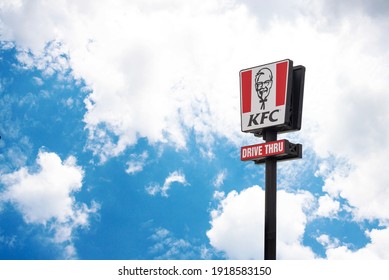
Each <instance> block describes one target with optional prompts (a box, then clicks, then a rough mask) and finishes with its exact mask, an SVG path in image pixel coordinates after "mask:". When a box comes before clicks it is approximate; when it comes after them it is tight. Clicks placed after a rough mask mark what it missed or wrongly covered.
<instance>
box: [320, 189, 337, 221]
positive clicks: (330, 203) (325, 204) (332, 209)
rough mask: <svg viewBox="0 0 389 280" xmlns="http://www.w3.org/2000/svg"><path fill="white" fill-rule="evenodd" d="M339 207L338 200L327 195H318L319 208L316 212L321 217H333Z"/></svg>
mask: <svg viewBox="0 0 389 280" xmlns="http://www.w3.org/2000/svg"><path fill="white" fill-rule="evenodd" d="M339 209H340V203H339V201H335V200H334V199H333V198H331V197H330V196H329V195H327V194H326V195H324V196H321V197H319V208H318V209H317V212H316V214H317V215H318V216H322V217H334V216H335V215H336V214H337V213H338V211H339Z"/></svg>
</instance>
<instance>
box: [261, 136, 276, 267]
mask: <svg viewBox="0 0 389 280" xmlns="http://www.w3.org/2000/svg"><path fill="white" fill-rule="evenodd" d="M263 140H265V141H266V142H272V141H276V140H277V132H276V131H274V130H271V129H266V130H264V133H263ZM265 168H266V171H265V172H266V174H265V247H264V248H265V249H264V252H265V254H264V255H265V260H275V259H276V244H277V234H276V230H277V159H276V158H274V157H267V158H266V160H265Z"/></svg>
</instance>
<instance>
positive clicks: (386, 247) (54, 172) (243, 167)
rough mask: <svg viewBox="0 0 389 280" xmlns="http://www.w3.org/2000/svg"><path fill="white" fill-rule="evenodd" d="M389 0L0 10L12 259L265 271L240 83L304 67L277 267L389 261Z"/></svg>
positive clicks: (260, 200)
mask: <svg viewBox="0 0 389 280" xmlns="http://www.w3.org/2000/svg"><path fill="white" fill-rule="evenodd" d="M388 15H389V2H387V1H383V0H371V1H363V0H356V1H351V0H350V1H335V0H327V1H325V0H318V1H313V0H291V1H281V0H275V1H260V0H259V1H250V0H241V1H239V0H209V1H202V2H201V4H199V2H198V1H191V0H188V1H179V0H166V1H157V0H147V1H143V0H142V1H141V0H132V1H124V0H118V1H108V0H107V1H104V0H102V1H91V0H85V1H76V0H58V1H45V0H31V1H27V0H1V1H0V136H1V139H0V259H23V260H30V259H38V260H43V259H89V260H98V259H103V260H105V259H119V260H120V259H128V260H135V259H140V260H155V259H195V260H207V259H263V239H264V193H265V192H264V166H263V165H255V164H254V163H252V162H242V161H240V148H241V147H242V146H245V145H253V144H257V143H262V142H263V140H262V139H261V138H257V137H254V136H253V135H252V134H250V133H243V132H241V124H240V87H239V71H240V70H242V69H246V68H250V67H254V66H258V65H262V64H266V63H270V62H274V61H279V60H283V59H291V60H292V61H293V64H294V65H295V66H296V65H303V66H305V67H306V76H305V91H304V106H303V120H302V129H301V131H298V132H292V133H286V134H280V135H279V136H278V138H279V139H288V140H290V141H291V142H293V143H301V144H302V146H303V158H302V159H299V160H293V161H286V162H280V163H278V171H277V172H278V179H277V189H278V192H277V259H286V260H292V259H297V260H302V259H304V260H306V259H330V260H333V259H348V260H351V259H361V260H364V259H373V260H374V259H389V188H388V187H389V185H388V182H389V172H388V171H389V170H388V168H387V164H386V161H387V159H388V158H389V145H387V143H388V141H389V133H388V129H387V127H388V125H389V110H387V108H386V106H387V105H388V104H389V92H388V86H387V85H388V81H389V39H388V36H387V30H388V28H389V17H388Z"/></svg>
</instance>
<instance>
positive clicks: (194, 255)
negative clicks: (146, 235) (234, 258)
mask: <svg viewBox="0 0 389 280" xmlns="http://www.w3.org/2000/svg"><path fill="white" fill-rule="evenodd" d="M150 239H151V240H152V241H153V242H155V243H154V245H153V246H152V247H150V249H149V251H150V253H152V254H153V255H155V256H156V257H155V258H156V259H162V260H172V259H173V260H177V259H199V258H200V259H208V258H209V257H210V256H212V254H213V251H212V249H210V248H207V247H206V246H205V245H197V244H194V243H193V242H192V243H191V242H189V241H187V240H184V239H182V238H177V237H175V236H174V234H173V233H171V232H170V231H169V230H167V229H165V228H157V229H155V230H154V233H153V234H152V235H151V236H150Z"/></svg>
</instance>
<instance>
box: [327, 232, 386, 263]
mask: <svg viewBox="0 0 389 280" xmlns="http://www.w3.org/2000/svg"><path fill="white" fill-rule="evenodd" d="M366 235H367V236H368V237H369V238H370V242H369V243H368V244H367V245H366V246H365V247H363V248H360V249H358V250H351V249H350V248H349V247H348V246H346V245H342V246H334V244H332V243H330V244H329V245H328V246H327V248H326V255H327V258H328V259H346V260H353V259H354V260H368V259H370V260H377V259H381V260H382V259H386V260H387V259H389V229H388V228H385V229H373V230H371V231H368V232H366ZM335 245H337V244H335Z"/></svg>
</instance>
